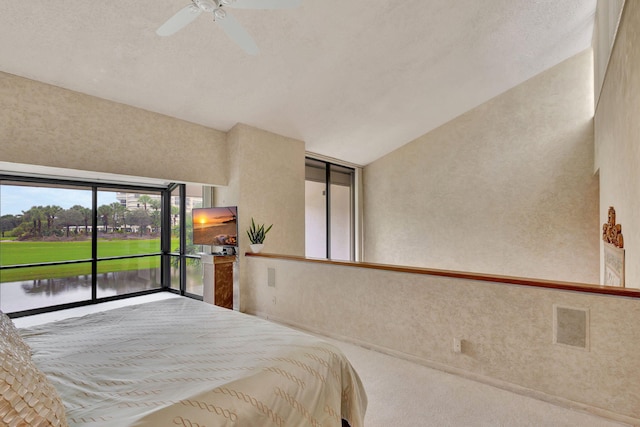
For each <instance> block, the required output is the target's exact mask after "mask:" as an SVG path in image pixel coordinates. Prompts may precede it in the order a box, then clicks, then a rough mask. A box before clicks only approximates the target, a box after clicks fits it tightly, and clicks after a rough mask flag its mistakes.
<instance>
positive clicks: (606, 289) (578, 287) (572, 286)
mask: <svg viewBox="0 0 640 427" xmlns="http://www.w3.org/2000/svg"><path fill="white" fill-rule="evenodd" d="M245 255H246V256H248V257H259V258H273V259H281V260H288V261H300V262H311V263H318V264H325V265H339V266H343V267H357V268H370V269H374V270H386V271H395V272H398V273H411V274H425V275H428V276H440V277H451V278H454V279H467V280H478V281H482V282H493V283H505V284H509V285H519V286H533V287H538V288H549V289H558V290H563V291H575V292H587V293H594V294H603V295H614V296H621V297H628V298H640V289H631V288H619V287H614V286H600V285H594V284H588V283H577V282H562V281H556V280H544V279H531V278H526V277H512V276H499V275H495V274H482V273H471V272H464V271H452V270H438V269H433V268H422V267H408V266H402V265H391V264H375V263H370V262H355V261H337V260H330V259H320V258H307V257H302V256H295V255H278V254H268V253H251V252H247V253H246V254H245Z"/></svg>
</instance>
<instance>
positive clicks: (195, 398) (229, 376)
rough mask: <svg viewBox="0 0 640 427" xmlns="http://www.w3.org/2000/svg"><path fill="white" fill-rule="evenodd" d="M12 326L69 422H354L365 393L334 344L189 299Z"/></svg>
mask: <svg viewBox="0 0 640 427" xmlns="http://www.w3.org/2000/svg"><path fill="white" fill-rule="evenodd" d="M20 333H21V335H22V337H23V338H24V340H25V341H26V342H27V344H28V345H29V346H30V347H31V348H32V349H33V360H34V362H35V363H36V364H37V366H38V367H39V368H40V370H42V371H43V372H45V373H46V374H47V377H48V378H49V380H50V381H51V382H52V383H53V384H54V386H55V387H56V389H57V390H58V392H59V393H60V395H61V397H62V401H63V402H64V404H65V408H66V415H67V421H68V423H69V425H70V426H154V427H155V426H190V427H197V426H200V427H204V426H208V427H212V426H282V427H285V426H340V425H341V420H342V419H345V420H346V421H348V422H349V424H350V425H351V426H352V427H359V426H362V422H363V418H364V412H365V409H366V405H367V399H366V394H365V391H364V389H363V387H362V383H361V381H360V378H359V377H358V374H357V373H356V372H355V370H354V369H353V367H352V366H351V364H350V363H349V361H348V360H347V359H346V358H345V357H344V355H343V354H342V353H341V352H340V350H339V349H337V348H336V347H334V346H332V345H331V344H328V343H326V342H324V341H322V340H321V339H319V338H316V337H313V336H311V335H307V334H304V333H301V332H298V331H295V330H293V329H290V328H286V327H284V326H281V325H276V324H273V323H271V322H269V321H266V320H262V319H258V318H255V317H253V316H249V315H245V314H242V313H238V312H234V311H231V310H227V309H222V308H219V307H215V306H212V305H209V304H206V303H203V302H200V301H195V300H192V299H189V298H170V299H167V300H162V301H157V302H151V303H146V304H140V305H135V306H130V307H124V308H119V309H115V310H110V311H104V312H100V313H95V314H91V315H88V316H84V317H79V318H72V319H66V320H63V321H59V322H54V323H50V324H44V325H40V326H36V327H33V328H26V329H21V330H20Z"/></svg>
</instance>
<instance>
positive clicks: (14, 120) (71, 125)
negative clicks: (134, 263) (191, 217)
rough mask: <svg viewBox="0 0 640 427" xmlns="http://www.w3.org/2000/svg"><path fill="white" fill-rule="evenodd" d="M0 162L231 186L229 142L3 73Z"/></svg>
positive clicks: (191, 126)
mask: <svg viewBox="0 0 640 427" xmlns="http://www.w3.org/2000/svg"><path fill="white" fill-rule="evenodd" d="M0 123H2V125H1V126H0V161H3V162H12V163H22V164H32V165H40V166H51V167H58V168H67V169H75V170H83V171H97V172H106V173H114V174H121V175H132V176H137V177H146V178H154V179H162V180H166V181H175V182H194V183H203V184H211V185H225V184H226V183H227V182H226V180H227V164H226V158H227V149H226V134H225V133H224V132H220V131H217V130H215V129H210V128H206V127H204V126H199V125H195V124H192V123H188V122H185V121H181V120H177V119H174V118H171V117H167V116H163V115H160V114H156V113H151V112H148V111H145V110H141V109H138V108H134V107H129V106H126V105H123V104H117V103H114V102H111V101H107V100H103V99H100V98H96V97H92V96H88V95H83V94H80V93H77V92H72V91H69V90H66V89H62V88H59V87H55V86H51V85H48V84H44V83H40V82H36V81H33V80H28V79H25V78H22V77H17V76H14V75H10V74H6V73H0Z"/></svg>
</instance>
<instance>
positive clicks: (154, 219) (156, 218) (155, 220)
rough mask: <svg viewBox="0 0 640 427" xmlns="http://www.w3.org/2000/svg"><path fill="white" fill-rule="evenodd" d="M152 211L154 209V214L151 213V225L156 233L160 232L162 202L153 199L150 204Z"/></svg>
mask: <svg viewBox="0 0 640 427" xmlns="http://www.w3.org/2000/svg"><path fill="white" fill-rule="evenodd" d="M150 206H151V209H153V212H151V224H152V227H153V230H154V231H156V232H157V231H158V230H159V229H160V225H161V224H160V222H161V216H160V200H158V199H153V200H152V201H151V203H150Z"/></svg>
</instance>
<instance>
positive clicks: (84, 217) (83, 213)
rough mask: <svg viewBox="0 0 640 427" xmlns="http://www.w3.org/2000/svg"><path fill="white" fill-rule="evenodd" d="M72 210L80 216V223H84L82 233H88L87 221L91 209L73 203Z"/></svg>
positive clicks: (89, 218) (89, 219) (89, 217)
mask: <svg viewBox="0 0 640 427" xmlns="http://www.w3.org/2000/svg"><path fill="white" fill-rule="evenodd" d="M71 209H73V210H74V211H77V212H78V214H80V216H81V217H82V223H83V224H84V234H85V235H87V234H89V221H91V214H92V210H91V209H89V208H86V207H84V206H80V205H74V206H72V207H71Z"/></svg>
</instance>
